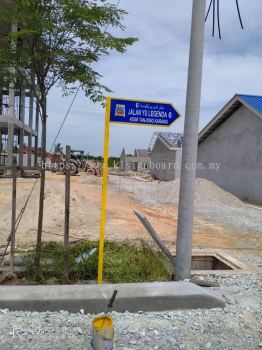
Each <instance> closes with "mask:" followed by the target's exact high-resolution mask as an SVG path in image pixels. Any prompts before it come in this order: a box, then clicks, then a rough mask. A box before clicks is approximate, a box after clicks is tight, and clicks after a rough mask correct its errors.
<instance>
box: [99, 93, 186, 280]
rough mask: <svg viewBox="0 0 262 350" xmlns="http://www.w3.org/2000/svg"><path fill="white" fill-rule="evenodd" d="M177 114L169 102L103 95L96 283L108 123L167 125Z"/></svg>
mask: <svg viewBox="0 0 262 350" xmlns="http://www.w3.org/2000/svg"><path fill="white" fill-rule="evenodd" d="M180 116H181V115H180V113H179V112H178V111H177V109H176V108H175V107H174V106H173V105H172V104H171V103H168V102H154V101H146V100H130V99H123V98H113V97H107V98H106V111H105V134H104V162H103V177H102V199H101V215H100V238H99V248H98V249H99V252H98V277H97V283H98V284H101V283H102V282H103V264H104V243H105V222H106V196H107V176H108V153H109V151H108V150H109V132H110V123H120V124H129V125H144V126H156V127H160V126H162V127H169V126H170V125H172V124H173V123H174V122H175V121H176V120H178V119H179V118H180Z"/></svg>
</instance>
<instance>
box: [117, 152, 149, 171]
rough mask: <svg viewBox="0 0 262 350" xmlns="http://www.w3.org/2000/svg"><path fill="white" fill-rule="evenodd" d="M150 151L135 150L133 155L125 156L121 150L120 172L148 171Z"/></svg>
mask: <svg viewBox="0 0 262 350" xmlns="http://www.w3.org/2000/svg"><path fill="white" fill-rule="evenodd" d="M150 154H151V152H150V150H149V149H135V150H134V155H127V154H126V151H125V149H124V148H123V150H122V152H121V155H120V170H122V171H128V170H130V171H136V172H137V171H138V172H139V171H148V169H149V165H150Z"/></svg>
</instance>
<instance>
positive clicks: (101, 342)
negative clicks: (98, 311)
mask: <svg viewBox="0 0 262 350" xmlns="http://www.w3.org/2000/svg"><path fill="white" fill-rule="evenodd" d="M113 340H114V329H113V320H112V318H111V317H109V316H107V315H105V316H98V317H96V318H94V319H93V321H92V342H91V344H92V347H93V349H94V350H112V349H113Z"/></svg>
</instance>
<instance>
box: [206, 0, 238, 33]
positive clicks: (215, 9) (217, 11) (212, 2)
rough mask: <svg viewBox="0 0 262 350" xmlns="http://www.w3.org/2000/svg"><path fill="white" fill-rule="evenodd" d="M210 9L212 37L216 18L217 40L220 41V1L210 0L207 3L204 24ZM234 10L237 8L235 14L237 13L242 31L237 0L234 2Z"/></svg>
mask: <svg viewBox="0 0 262 350" xmlns="http://www.w3.org/2000/svg"><path fill="white" fill-rule="evenodd" d="M211 7H213V11H212V12H213V19H212V37H214V36H215V29H216V28H215V26H216V25H215V22H216V21H215V20H216V17H217V27H218V36H219V39H222V35H221V26H220V1H219V0H217V2H216V0H210V2H209V6H208V10H207V13H206V16H205V22H206V21H207V19H208V17H209V14H210V11H211ZM236 8H237V13H238V18H239V22H240V25H241V28H242V29H244V26H243V22H242V18H241V13H240V8H239V3H238V0H236Z"/></svg>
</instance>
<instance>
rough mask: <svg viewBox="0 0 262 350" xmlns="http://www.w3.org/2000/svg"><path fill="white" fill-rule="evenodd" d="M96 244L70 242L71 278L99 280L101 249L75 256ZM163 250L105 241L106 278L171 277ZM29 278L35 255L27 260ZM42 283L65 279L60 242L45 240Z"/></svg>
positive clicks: (121, 280) (116, 280)
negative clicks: (83, 256)
mask: <svg viewBox="0 0 262 350" xmlns="http://www.w3.org/2000/svg"><path fill="white" fill-rule="evenodd" d="M92 248H97V243H96V242H90V241H80V242H78V243H76V244H73V245H70V250H69V266H70V271H69V278H70V281H72V282H76V281H81V280H96V278H97V265H98V253H97V252H96V253H95V254H93V255H92V256H90V257H88V258H87V259H85V260H83V261H81V262H80V263H77V262H76V261H75V258H76V257H77V256H79V255H80V254H83V253H84V252H86V251H88V250H90V249H92ZM163 260H164V257H163V255H162V254H161V253H160V252H155V251H154V252H153V251H152V249H151V248H150V247H149V246H148V245H147V244H145V243H140V244H130V243H117V242H109V241H106V242H105V256H104V281H108V282H111V283H127V282H146V281H147V282H152V281H168V280H170V275H169V273H168V271H167V269H166V267H165V265H164V263H163ZM26 265H27V266H26V267H27V270H26V276H25V277H26V278H27V279H29V280H33V279H34V273H35V266H34V260H33V257H30V258H28V261H27V263H26ZM40 276H41V282H42V283H62V282H63V245H62V244H60V243H57V242H49V243H43V245H42V263H41V274H40Z"/></svg>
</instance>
